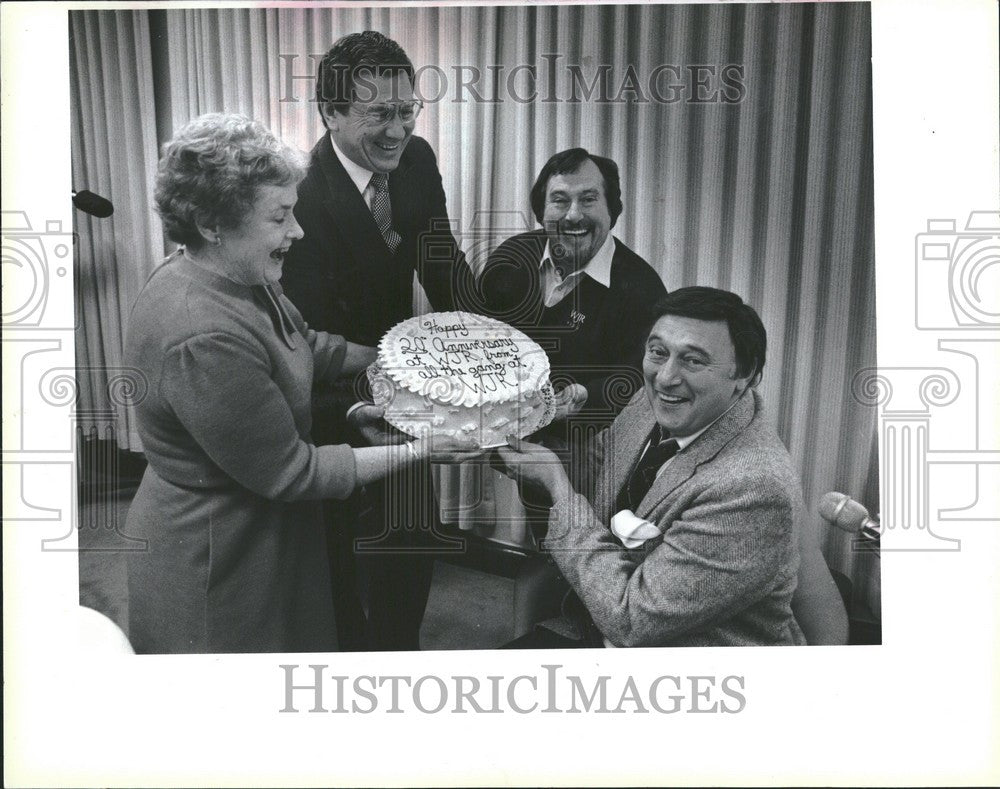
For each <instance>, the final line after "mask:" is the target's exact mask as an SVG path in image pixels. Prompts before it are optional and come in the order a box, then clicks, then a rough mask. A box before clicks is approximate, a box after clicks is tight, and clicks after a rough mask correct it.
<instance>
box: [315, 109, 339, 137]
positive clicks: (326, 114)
mask: <svg viewBox="0 0 1000 789" xmlns="http://www.w3.org/2000/svg"><path fill="white" fill-rule="evenodd" d="M319 111H320V114H321V115H322V116H323V120H324V122H325V123H326V128H327V129H329V130H330V131H340V113H339V112H337V111H336V110H335V109H333V107H332V106H331V105H329V104H325V105H323V104H321V105H320V108H319Z"/></svg>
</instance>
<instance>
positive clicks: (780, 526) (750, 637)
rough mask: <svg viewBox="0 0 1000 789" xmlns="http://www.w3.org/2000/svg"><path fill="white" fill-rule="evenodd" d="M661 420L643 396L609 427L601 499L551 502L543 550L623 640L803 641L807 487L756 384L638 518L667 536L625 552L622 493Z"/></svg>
mask: <svg viewBox="0 0 1000 789" xmlns="http://www.w3.org/2000/svg"><path fill="white" fill-rule="evenodd" d="M654 422H655V419H654V416H653V413H652V411H651V409H650V406H649V402H648V400H647V398H646V395H645V393H644V392H639V393H638V394H637V395H636V397H635V398H633V400H632V402H631V403H630V404H629V405H628V406H627V407H626V408H625V410H624V411H622V413H621V414H620V415H619V416H618V418H617V419H616V420H615V422H614V424H612V426H611V427H610V428H609V429H608V430H606V431H604V432H603V433H602V434H600V436H599V437H598V438H599V441H598V445H597V446H596V451H595V453H594V454H595V456H596V457H597V464H596V466H595V468H597V469H599V473H598V475H597V480H596V493H595V495H594V496H593V504H591V502H590V501H588V500H587V499H586V498H585V497H584V496H583V495H581V494H579V493H573V494H571V495H570V497H569V498H568V499H564V500H563V501H561V502H559V503H558V504H557V505H556V506H555V507H553V509H552V511H551V514H550V522H549V536H548V540H547V541H546V547H547V548H549V549H550V550H551V552H552V556H553V558H554V560H555V562H556V564H557V565H558V566H559V569H560V571H561V572H562V574H563V575H564V576H565V578H566V579H567V580H568V581H569V583H570V585H571V586H572V587H573V590H574V591H575V592H576V594H577V595H579V597H580V599H581V600H582V601H583V603H584V605H585V606H586V608H587V611H588V612H589V613H590V616H591V617H592V618H593V621H594V623H595V624H596V625H597V627H598V628H599V629H600V631H601V633H602V634H603V635H604V637H605V638H606V639H607V640H608V641H610V642H611V643H612V644H613V645H615V646H621V647H641V646H647V647H648V646H738V645H784V644H788V645H792V644H804V643H805V639H804V637H803V635H802V631H801V630H800V629H799V626H798V624H797V623H796V622H795V619H794V618H793V616H792V610H791V599H792V593H793V592H794V590H795V584H796V573H797V570H798V565H799V551H798V528H799V524H800V523H801V522H802V515H803V505H802V494H801V490H800V485H799V481H798V478H797V477H796V475H795V473H794V471H793V470H792V465H791V460H790V458H789V456H788V452H787V450H786V449H785V447H784V445H783V444H782V443H781V440H780V439H779V438H778V436H777V434H776V433H775V432H774V429H773V428H772V427H771V425H770V424H769V422H768V421H767V420H766V419H765V418H764V415H763V411H762V402H761V398H760V395H759V394H758V393H757V392H755V391H753V390H749V391H748V392H747V393H745V394H744V395H743V396H742V397H741V398H740V400H739V401H738V402H737V403H736V404H735V405H734V406H733V407H732V408H731V409H730V410H729V411H728V412H727V413H726V414H724V415H723V416H722V417H721V418H720V419H719V420H718V421H717V422H716V423H715V424H713V425H712V426H711V427H710V428H709V429H708V430H706V431H705V432H704V433H702V434H701V436H699V437H698V438H697V439H696V440H695V441H693V442H692V443H691V444H689V445H688V446H687V447H685V448H684V449H683V450H681V451H680V452H679V453H678V454H677V455H676V456H675V457H674V459H673V460H672V461H671V462H670V464H669V465H668V466H667V467H666V469H665V470H664V471H663V473H662V474H660V476H659V477H658V478H657V480H656V481H655V482H654V483H653V486H652V487H651V488H650V490H649V492H648V493H647V494H646V496H645V498H644V499H643V500H642V502H641V504H640V505H639V508H638V511H637V512H636V515H638V516H639V517H640V518H643V519H644V520H647V521H649V522H650V523H654V524H656V525H657V527H658V528H659V529H661V531H662V535H661V536H660V537H656V538H653V539H651V540H647V541H646V543H645V544H644V545H642V546H641V547H639V548H636V549H634V550H627V549H626V548H624V547H623V546H622V544H621V542H620V541H619V540H618V538H617V537H615V535H614V534H613V533H612V532H611V531H610V529H609V528H608V524H609V523H610V521H611V516H612V515H613V514H614V513H613V511H612V510H613V508H614V503H615V499H616V498H617V495H618V493H619V492H620V491H621V489H622V486H623V485H624V484H625V481H626V480H627V479H628V475H629V473H630V472H631V471H632V469H633V467H634V466H635V464H636V462H637V461H638V459H639V456H640V453H641V452H642V449H643V447H644V445H645V443H646V440H647V439H648V437H649V434H650V431H651V430H652V428H653V424H654Z"/></svg>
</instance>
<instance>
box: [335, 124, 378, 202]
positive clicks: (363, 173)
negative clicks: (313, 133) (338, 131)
mask: <svg viewBox="0 0 1000 789" xmlns="http://www.w3.org/2000/svg"><path fill="white" fill-rule="evenodd" d="M330 143H331V145H333V152H334V153H335V154H337V158H338V159H340V163H341V164H342V165H344V169H345V170H347V174H348V175H349V176H350V178H351V180H352V181H354V185H355V186H356V187H358V191H359V192H361V193H362V194H364V191H365V189H367V188H368V182H369V181H370V180H371V179H372V176H373V175H375V173H373V172H372V171H371V170H368V169H365V168H364V167H362V166H361V165H360V164H358V163H357V162H355V161H352V160H351V159H349V158H347V154H345V153H344V152H343V151H342V150H340V148H338V147H337V143H336V141H335V140H334V139H333V132H330Z"/></svg>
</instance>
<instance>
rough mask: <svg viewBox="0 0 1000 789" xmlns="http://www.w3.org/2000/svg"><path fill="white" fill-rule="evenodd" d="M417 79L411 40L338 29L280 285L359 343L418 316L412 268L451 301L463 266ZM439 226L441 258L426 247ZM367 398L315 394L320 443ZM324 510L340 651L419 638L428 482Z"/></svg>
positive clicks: (335, 437) (336, 433)
mask: <svg viewBox="0 0 1000 789" xmlns="http://www.w3.org/2000/svg"><path fill="white" fill-rule="evenodd" d="M413 80H414V69H413V64H412V63H411V62H410V59H409V58H408V57H407V55H406V53H405V52H404V51H403V49H402V47H400V46H399V45H398V44H397V43H396V42H395V41H392V40H391V39H389V38H386V37H385V36H384V35H382V34H381V33H377V32H375V31H371V30H368V31H365V32H362V33H352V34H350V35H347V36H344V37H343V38H341V39H339V40H338V41H337V42H336V43H335V44H334V45H333V47H331V48H330V50H329V51H328V52H327V53H326V55H325V57H324V58H323V60H322V62H321V63H320V66H319V70H318V74H317V79H316V100H317V104H318V108H319V112H320V115H321V117H322V119H323V124H324V126H325V127H326V133H325V134H324V135H323V136H322V138H321V139H320V140H319V141H318V142H317V143H316V145H315V147H314V148H313V150H312V154H311V160H310V164H309V170H308V173H307V175H306V178H305V179H304V180H303V181H302V183H301V185H300V186H299V200H298V203H297V204H296V206H295V217H296V219H297V220H298V222H299V224H300V225H301V226H302V229H303V230H304V231H305V237H304V238H303V239H301V240H300V241H298V242H297V243H296V244H294V245H293V247H292V248H291V250H290V252H289V254H288V256H287V257H286V258H285V263H284V273H283V276H282V286H283V288H284V291H285V294H286V295H287V296H288V297H289V298H290V299H291V300H292V302H293V303H294V304H295V305H296V306H297V307H298V308H299V310H300V311H301V312H302V314H303V316H304V317H305V319H306V321H307V322H308V323H309V325H310V326H311V327H312V328H314V329H317V330H323V331H328V332H331V333H334V334H340V335H343V336H344V337H345V338H346V339H348V340H349V341H351V342H356V343H359V344H362V345H376V344H377V343H378V341H379V340H380V339H381V337H382V335H383V334H384V333H385V332H386V331H387V330H388V329H389V328H391V327H392V326H393V325H395V324H396V323H398V322H399V321H402V320H405V319H406V318H409V317H411V316H412V315H413V306H412V304H413V285H412V283H413V274H414V272H417V275H418V277H419V279H420V282H421V284H422V285H423V288H424V290H425V292H426V293H427V296H428V298H429V299H430V301H431V304H432V305H433V306H434V308H435V309H437V310H449V309H451V308H452V306H453V298H452V293H453V290H454V289H453V287H452V281H453V277H457V276H460V275H461V272H462V269H463V268H464V267H465V266H466V264H465V261H464V258H463V257H462V255H461V253H460V251H459V250H458V245H457V243H456V242H455V239H454V237H453V236H452V235H451V232H450V230H447V229H445V230H443V231H442V228H447V227H448V211H447V207H446V202H445V194H444V188H443V186H442V183H441V174H440V172H439V171H438V166H437V160H436V158H435V156H434V152H433V151H432V150H431V147H430V146H429V145H428V144H427V142H426V141H425V140H423V139H422V138H420V137H418V136H416V135H414V133H413V130H414V126H415V124H416V120H417V116H418V115H419V113H420V110H421V108H422V106H423V104H422V102H421V101H419V100H418V99H417V98H416V97H415V95H414V91H413ZM429 231H434V232H435V236H434V242H433V248H434V254H433V256H432V257H430V256H427V255H425V254H423V252H422V251H423V250H426V249H428V242H427V237H426V234H427V233H428V232H429ZM357 399H358V398H357V396H356V392H355V391H354V387H351V388H350V389H348V390H347V391H325V392H321V393H318V394H317V396H316V398H315V403H314V425H313V439H314V440H315V441H316V443H317V444H321V443H344V442H350V443H356V442H358V441H360V440H362V439H361V437H360V436H359V435H358V433H357V432H356V431H355V429H354V427H353V426H352V425H351V424H349V423H348V417H347V416H346V412H347V411H348V407H349V406H350V405H351V404H352V403H353V402H355V401H356V400H357ZM328 507H329V508H330V509H331V516H330V530H329V533H328V536H329V538H330V558H331V569H332V571H333V577H334V586H335V589H334V603H335V606H336V609H337V617H338V623H337V628H338V637H339V641H340V648H341V649H343V650H362V649H370V650H383V649H392V650H396V649H419V640H418V634H419V629H420V622H421V620H422V618H423V612H424V607H425V605H426V602H427V596H428V593H429V591H430V582H431V571H432V567H433V559H432V558H431V557H430V556H429V555H428V552H427V549H428V545H427V543H428V542H429V540H428V539H427V535H426V534H421V532H422V531H425V530H426V529H427V528H428V526H429V525H430V524H432V523H434V522H435V518H436V511H435V508H434V504H433V497H432V496H431V491H430V484H429V480H423V481H419V482H414V481H413V480H406V479H400V480H390V481H387V482H386V484H385V485H384V486H380V487H379V488H377V489H373V490H369V491H367V497H366V498H365V500H364V501H362V500H355V501H352V502H349V503H347V504H346V505H341V504H333V503H330V504H328ZM359 524H360V525H359ZM355 527H356V528H355ZM357 536H367V537H369V538H372V539H371V540H370V541H369V542H368V543H367V548H368V550H367V551H365V552H363V553H359V552H356V551H355V546H354V545H353V543H354V540H355V538H356V537H357ZM356 574H357V575H358V576H360V577H359V578H355V575H356ZM361 588H364V589H365V595H364V596H365V597H366V598H367V609H368V610H367V617H366V615H365V614H364V613H363V612H362V606H361V604H360V599H361V594H360V591H359V590H360V589H361Z"/></svg>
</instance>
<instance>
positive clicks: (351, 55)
mask: <svg viewBox="0 0 1000 789" xmlns="http://www.w3.org/2000/svg"><path fill="white" fill-rule="evenodd" d="M384 74H390V75H392V74H405V75H406V76H407V77H409V78H410V83H411V84H412V83H413V64H412V63H411V62H410V59H409V58H408V57H407V56H406V52H404V51H403V48H402V47H401V46H400V45H399V44H397V43H396V42H395V41H393V40H392V39H391V38H387V37H386V36H384V35H382V34H381V33H378V32H376V31H375V30H365V31H364V32H362V33H350V34H348V35H346V36H343V37H342V38H339V39H337V41H336V43H335V44H334V45H333V46H332V47H330V49H329V51H328V52H327V53H326V55H324V56H323V60H321V61H320V64H319V68H318V69H317V72H316V103H317V106H318V108H319V111H320V113H319V114H320V117H321V118H323V125H324V126H325V125H326V118H325V117H324V116H323V110H324V109H326V111H327V112H332V111H334V110H336V111H337V112H340V113H344V112H347V108H348V107H349V106H350V104H351V102H352V101H354V99H355V98H357V89H358V87H359V85H360V86H364V85H365V82H364V80H365V79H366V78H371V77H381V76H382V75H384Z"/></svg>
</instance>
